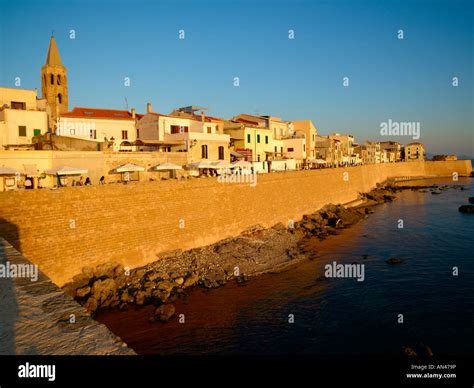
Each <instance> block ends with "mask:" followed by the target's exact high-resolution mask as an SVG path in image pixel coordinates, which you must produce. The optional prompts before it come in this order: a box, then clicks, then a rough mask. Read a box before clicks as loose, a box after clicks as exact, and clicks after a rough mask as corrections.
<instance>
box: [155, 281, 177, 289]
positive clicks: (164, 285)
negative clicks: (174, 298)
mask: <svg viewBox="0 0 474 388" xmlns="http://www.w3.org/2000/svg"><path fill="white" fill-rule="evenodd" d="M175 284H176V283H174V282H171V281H169V280H163V281H162V282H160V283H158V289H159V290H163V291H168V292H171V291H173V288H174V287H175Z"/></svg>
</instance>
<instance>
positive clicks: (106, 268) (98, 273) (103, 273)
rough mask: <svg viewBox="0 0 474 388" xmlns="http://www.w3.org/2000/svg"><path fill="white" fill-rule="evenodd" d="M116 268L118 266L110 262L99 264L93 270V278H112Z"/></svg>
mask: <svg viewBox="0 0 474 388" xmlns="http://www.w3.org/2000/svg"><path fill="white" fill-rule="evenodd" d="M117 266H119V264H117V263H111V262H109V263H104V264H99V265H98V266H97V267H96V268H95V270H94V276H95V277H96V278H114V277H115V269H116V268H117Z"/></svg>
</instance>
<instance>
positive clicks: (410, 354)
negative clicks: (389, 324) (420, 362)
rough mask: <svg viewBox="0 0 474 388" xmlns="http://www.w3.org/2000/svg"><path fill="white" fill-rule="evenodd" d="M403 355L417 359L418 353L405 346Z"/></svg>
mask: <svg viewBox="0 0 474 388" xmlns="http://www.w3.org/2000/svg"><path fill="white" fill-rule="evenodd" d="M402 349H403V353H404V354H405V355H406V356H408V357H417V356H418V354H416V352H415V351H414V350H413V349H412V348H410V347H409V346H404V347H403V348H402Z"/></svg>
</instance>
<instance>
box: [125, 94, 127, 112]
mask: <svg viewBox="0 0 474 388" xmlns="http://www.w3.org/2000/svg"><path fill="white" fill-rule="evenodd" d="M125 109H126V110H128V100H127V97H125Z"/></svg>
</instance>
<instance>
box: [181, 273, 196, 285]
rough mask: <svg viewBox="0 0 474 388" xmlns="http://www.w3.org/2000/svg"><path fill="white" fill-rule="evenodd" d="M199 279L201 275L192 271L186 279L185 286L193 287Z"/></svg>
mask: <svg viewBox="0 0 474 388" xmlns="http://www.w3.org/2000/svg"><path fill="white" fill-rule="evenodd" d="M198 281H199V275H198V274H197V273H196V272H191V273H190V274H189V276H188V277H187V278H186V279H185V280H184V283H183V288H188V287H192V286H194V285H196V284H197V282H198Z"/></svg>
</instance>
